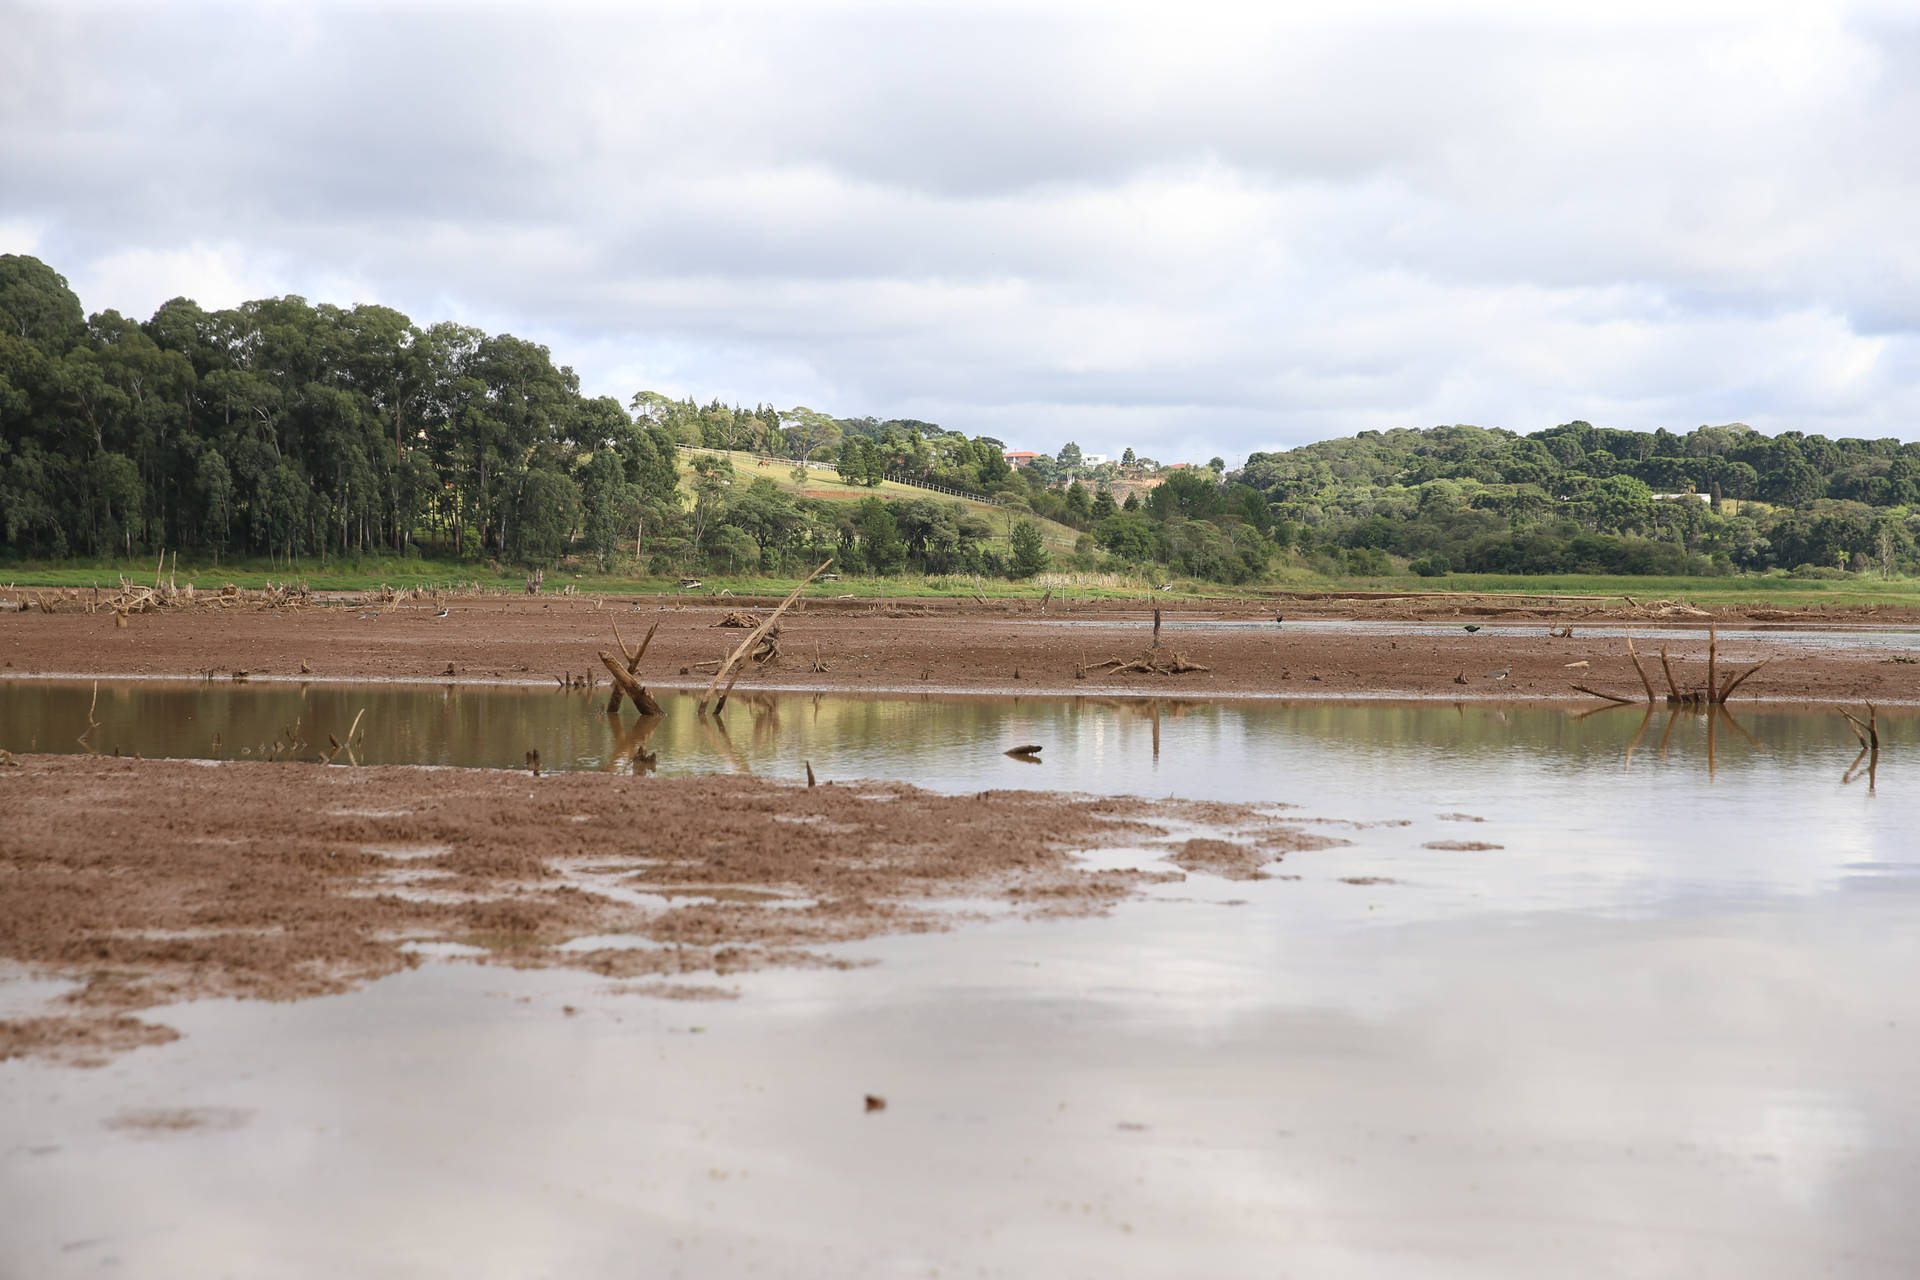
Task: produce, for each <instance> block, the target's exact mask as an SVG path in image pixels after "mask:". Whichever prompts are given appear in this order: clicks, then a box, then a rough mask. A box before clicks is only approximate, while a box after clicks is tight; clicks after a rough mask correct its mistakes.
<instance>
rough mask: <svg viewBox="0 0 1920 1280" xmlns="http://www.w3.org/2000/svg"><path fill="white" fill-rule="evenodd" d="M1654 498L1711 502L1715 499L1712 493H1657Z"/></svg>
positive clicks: (1673, 500) (1667, 500)
mask: <svg viewBox="0 0 1920 1280" xmlns="http://www.w3.org/2000/svg"><path fill="white" fill-rule="evenodd" d="M1653 500H1654V501H1655V502H1706V503H1711V502H1712V501H1713V495H1712V494H1710V493H1656V494H1654V495H1653Z"/></svg>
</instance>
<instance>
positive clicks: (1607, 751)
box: [0, 680, 1914, 798]
mask: <svg viewBox="0 0 1920 1280" xmlns="http://www.w3.org/2000/svg"><path fill="white" fill-rule="evenodd" d="M661 702H662V705H663V706H664V708H665V710H666V714H665V715H663V716H659V717H639V716H635V715H634V714H633V713H632V712H631V710H628V711H626V712H624V713H620V714H613V715H609V714H607V713H606V711H605V706H606V696H605V692H604V690H594V691H589V690H539V689H528V688H517V687H500V686H473V685H458V684H447V685H440V686H421V685H356V684H342V683H315V684H298V685H295V684H266V685H263V684H243V685H227V684H213V683H206V682H197V681H127V682H108V681H101V682H97V684H96V682H91V681H70V682H69V681H21V680H15V681H7V682H0V746H5V747H7V748H9V749H11V750H14V751H55V752H63V751H81V750H89V751H94V752H98V753H100V754H107V755H115V754H118V755H140V756H173V757H191V758H203V759H301V760H326V759H329V758H332V759H336V760H338V761H341V762H346V761H352V762H354V763H359V764H427V765H455V766H469V767H488V768H516V767H520V766H522V765H523V763H524V761H525V760H526V758H527V755H528V753H530V752H535V751H537V752H538V753H539V755H540V759H541V761H542V764H543V767H544V768H546V769H548V770H574V769H590V770H599V771H604V772H610V773H623V774H648V773H655V772H660V773H711V772H716V771H726V772H737V773H770V774H775V775H780V776H796V775H798V774H799V772H800V770H801V763H802V762H803V761H808V760H810V761H812V763H813V766H814V768H815V769H817V770H821V771H822V774H823V776H835V777H843V778H844V777H854V776H879V777H890V778H900V779H903V780H906V781H912V782H917V783H921V784H922V785H932V786H946V787H950V788H953V789H961V788H965V787H969V786H992V785H1000V784H1003V783H1006V782H1009V781H1012V780H1015V779H1016V778H1017V780H1018V782H1019V784H1020V785H1028V786H1030V785H1032V784H1033V783H1034V781H1035V779H1034V778H1033V777H1032V776H1030V766H1031V764H1032V761H1031V760H1021V759H1017V758H1013V757H1008V756H1006V755H1005V754H1004V753H1005V752H1006V751H1007V750H1008V749H1009V748H1011V747H1014V746H1018V745H1024V744H1039V745H1041V746H1042V747H1043V749H1044V754H1043V755H1042V756H1041V759H1042V761H1043V763H1044V765H1045V766H1046V768H1047V769H1048V771H1049V777H1048V779H1047V781H1048V782H1049V783H1050V784H1051V785H1054V786H1060V787H1068V788H1074V789H1082V790H1089V791H1111V790H1116V789H1128V788H1129V787H1131V788H1132V789H1144V790H1145V791H1147V792H1148V793H1149V794H1151V793H1154V792H1155V791H1156V790H1158V791H1160V792H1162V793H1164V791H1165V790H1166V789H1168V786H1169V784H1171V786H1172V789H1174V790H1176V791H1179V792H1181V793H1182V794H1199V795H1203V796H1218V797H1223V798H1224V797H1228V796H1242V797H1244V796H1245V795H1246V794H1247V793H1248V792H1249V791H1255V792H1257V791H1258V790H1260V789H1262V788H1263V787H1264V786H1265V785H1267V784H1268V783H1269V782H1270V780H1271V779H1272V777H1273V774H1274V769H1273V766H1276V765H1284V766H1285V771H1286V772H1290V773H1298V772H1300V771H1301V770H1302V769H1305V770H1306V771H1307V772H1309V773H1319V772H1322V771H1323V769H1321V768H1319V767H1310V766H1309V763H1308V761H1307V759H1306V758H1305V757H1310V756H1321V757H1340V758H1342V759H1344V761H1345V763H1346V765H1347V766H1348V767H1376V766H1378V765H1380V764H1381V763H1383V762H1384V760H1385V758H1386V757H1387V756H1389V755H1391V754H1395V753H1401V752H1405V751H1408V750H1411V751H1414V752H1417V753H1420V754H1421V755H1422V757H1423V758H1426V759H1428V760H1430V761H1432V762H1434V763H1435V764H1436V765H1439V767H1444V768H1452V769H1458V768H1461V767H1464V766H1466V765H1468V764H1469V762H1477V766H1475V767H1480V768H1483V769H1484V768H1489V767H1506V766H1507V765H1510V764H1512V763H1513V762H1514V761H1515V760H1517V759H1522V758H1531V759H1532V760H1534V761H1536V762H1537V763H1539V764H1540V765H1541V766H1543V767H1548V768H1566V767H1590V766H1592V765H1595V764H1598V763H1599V762H1601V761H1602V760H1603V759H1606V758H1612V759H1614V760H1616V761H1617V762H1619V764H1620V766H1621V768H1622V770H1623V771H1625V772H1633V771H1634V770H1635V768H1636V766H1637V765H1642V764H1644V762H1645V761H1646V759H1647V757H1648V755H1649V754H1650V752H1651V753H1652V754H1655V755H1657V760H1658V762H1659V764H1660V765H1662V766H1672V765H1680V766H1682V767H1684V768H1686V769H1688V770H1698V771H1700V772H1702V773H1704V775H1705V778H1706V780H1707V781H1709V782H1711V781H1714V780H1716V779H1717V778H1718V777H1719V775H1720V773H1721V772H1722V771H1723V769H1726V768H1729V767H1731V768H1734V769H1736V770H1738V771H1741V772H1743V773H1746V772H1751V771H1753V770H1762V771H1767V770H1776V769H1795V768H1799V767H1801V766H1803V765H1808V764H1811V763H1812V762H1813V761H1814V760H1816V759H1819V760H1827V761H1831V760H1833V759H1834V758H1836V756H1837V754H1838V749H1848V750H1850V748H1851V747H1852V746H1853V745H1854V740H1855V739H1856V738H1857V739H1858V744H1859V746H1861V747H1862V748H1865V747H1866V746H1867V738H1866V737H1865V736H1863V735H1864V733H1865V732H1866V725H1865V723H1864V722H1862V723H1861V726H1860V729H1858V730H1856V729H1855V728H1854V727H1853V726H1851V725H1850V724H1849V722H1848V720H1847V719H1846V718H1843V716H1841V715H1838V714H1834V713H1831V712H1825V713H1813V712H1805V711H1788V710H1779V709H1774V708H1768V707H1764V706H1761V707H1755V708H1753V709H1742V710H1741V711H1740V712H1739V713H1738V714H1737V715H1736V714H1735V713H1734V712H1733V711H1732V710H1731V709H1729V708H1727V707H1725V706H1719V707H1715V708H1713V709H1712V710H1711V712H1709V711H1708V710H1706V709H1704V708H1694V707H1666V706H1658V707H1653V706H1641V705H1622V706H1603V707H1569V706H1567V705H1566V704H1564V703H1533V704H1524V703H1523V704H1511V703H1503V704H1498V705H1494V704H1482V703H1473V702H1457V703H1435V702H1400V703H1396V702H1376V701H1367V702H1290V701H1268V702H1261V701H1238V702H1228V703H1221V702H1209V701H1193V700H1185V699H1179V698H1162V699H1141V698H1111V697H1100V696H1084V695H1083V696H1075V697H1041V698H1034V697H1011V698H992V697H978V696H975V697H968V696H941V695H922V696H919V697H913V696H883V697H861V696H857V695H848V694H820V693H816V694H797V693H736V694H735V695H734V697H733V698H732V700H731V702H730V703H729V705H728V708H727V712H726V714H725V715H724V716H707V717H702V716H697V715H695V714H694V711H693V704H694V696H693V695H692V694H671V693H670V694H665V695H663V696H662V698H661ZM1872 714H1875V715H1876V716H1877V717H1878V719H1876V721H1875V726H1876V727H1875V729H1874V733H1875V736H1876V745H1877V736H1878V734H1879V733H1881V732H1891V733H1897V732H1899V730H1900V727H1901V726H1904V725H1906V724H1908V723H1910V722H1911V721H1912V720H1913V719H1914V715H1913V713H1911V712H1900V713H1893V714H1888V713H1884V712H1875V713H1872ZM1839 758H1840V759H1841V760H1842V762H1844V759H1845V758H1846V757H1844V756H1840V757H1839ZM1440 762H1444V764H1440ZM1859 763H1860V764H1861V765H1862V768H1861V770H1860V773H1861V774H1862V776H1866V777H1867V778H1868V779H1869V781H1870V782H1877V777H1876V776H1875V775H1876V774H1877V765H1878V758H1877V753H1875V752H1868V753H1867V754H1866V756H1865V757H1863V759H1862V760H1861V761H1860V762H1859ZM1847 772H1848V773H1852V772H1853V771H1852V770H1848V771H1847Z"/></svg>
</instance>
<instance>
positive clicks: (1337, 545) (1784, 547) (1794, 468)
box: [1234, 422, 1920, 577]
mask: <svg viewBox="0 0 1920 1280" xmlns="http://www.w3.org/2000/svg"><path fill="white" fill-rule="evenodd" d="M1234 478H1235V479H1236V480H1238V481H1239V482H1240V483H1243V484H1246V485H1248V486H1249V487H1251V488H1253V489H1255V490H1257V491H1258V492H1259V493H1260V494H1261V495H1262V497H1263V499H1264V500H1265V501H1266V502H1267V503H1268V505H1269V507H1270V508H1271V510H1272V512H1273V515H1274V519H1275V522H1276V525H1278V526H1279V527H1280V528H1281V530H1282V533H1281V537H1280V540H1281V541H1284V542H1286V543H1288V544H1289V545H1291V546H1292V547H1293V548H1294V549H1295V550H1296V552H1298V553H1300V554H1302V555H1304V556H1306V557H1307V558H1309V559H1310V560H1314V561H1316V562H1317V563H1318V564H1319V565H1320V566H1321V567H1323V568H1327V569H1329V570H1344V571H1346V572H1362V573H1365V572H1379V571H1384V570H1385V569H1386V568H1387V566H1389V565H1390V564H1391V563H1392V562H1393V559H1394V558H1396V557H1397V558H1400V559H1401V560H1403V561H1405V562H1407V563H1409V564H1410V565H1411V567H1412V568H1413V569H1414V570H1415V571H1416V572H1425V573H1429V574H1440V573H1445V572H1448V571H1450V570H1452V571H1469V572H1485V573H1574V572H1578V573H1627V574H1647V573H1665V574H1715V573H1731V572H1736V571H1756V572H1757V571H1769V570H1786V571H1789V572H1794V573H1798V574H1800V575H1801V576H1806V577H1822V576H1830V575H1838V574H1843V573H1848V572H1877V573H1881V574H1891V573H1896V572H1899V573H1904V572H1911V571H1913V570H1915V569H1916V568H1920V556H1917V555H1916V545H1917V544H1920V511H1916V504H1917V503H1920V444H1916V443H1904V444H1903V443H1902V442H1901V441H1899V440H1896V439H1891V438H1887V439H1877V440H1865V439H1852V438H1843V439H1834V440H1830V439H1827V438H1826V437H1824V436H1821V435H1809V434H1805V433H1802V432H1798V431H1783V432H1781V433H1779V434H1778V435H1775V436H1764V435H1761V434H1760V433H1759V432H1757V431H1755V430H1753V429H1752V428H1751V427H1748V426H1746V425H1744V424H1740V423H1734V424H1731V425H1727V426H1702V427H1699V428H1697V429H1695V430H1693V431H1690V432H1687V433H1686V434H1684V435H1682V434H1676V433H1674V432H1671V431H1666V430H1659V431H1652V432H1640V431H1625V430H1615V429H1609V428H1602V427H1595V426H1593V425H1591V424H1589V423H1586V422H1569V423H1565V424H1563V425H1561V426H1557V427H1551V428H1548V429H1546V430H1543V431H1538V432H1535V433H1533V434H1531V435H1524V436H1523V435H1519V434H1516V433H1514V432H1511V431H1503V430H1490V429H1484V428H1480V427H1472V426H1451V427H1436V428H1431V429H1426V430H1413V429H1403V430H1393V431H1365V432H1361V433H1360V434H1359V435H1357V436H1354V437H1351V438H1347V439H1341V440H1327V441H1322V442H1320V443H1317V444H1311V445H1307V446H1304V447H1302V448H1298V449H1292V450H1288V451H1286V452H1284V453H1256V454H1254V455H1252V456H1251V457H1249V458H1248V459H1247V462H1246V465H1245V466H1244V467H1243V468H1242V469H1241V470H1240V471H1239V472H1238V473H1237V474H1236V476H1235V477H1234Z"/></svg>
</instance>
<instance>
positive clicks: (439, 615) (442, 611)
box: [433, 609, 451, 618]
mask: <svg viewBox="0 0 1920 1280" xmlns="http://www.w3.org/2000/svg"><path fill="white" fill-rule="evenodd" d="M449 612H451V611H450V610H447V609H442V610H441V611H440V612H438V613H436V614H434V615H433V616H434V617H436V618H444V617H446V616H447V614H448V613H449Z"/></svg>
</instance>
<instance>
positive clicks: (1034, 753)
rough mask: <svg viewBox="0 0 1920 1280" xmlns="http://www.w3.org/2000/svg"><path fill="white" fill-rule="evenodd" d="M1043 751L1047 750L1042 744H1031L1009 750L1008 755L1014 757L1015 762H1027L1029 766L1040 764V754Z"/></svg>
mask: <svg viewBox="0 0 1920 1280" xmlns="http://www.w3.org/2000/svg"><path fill="white" fill-rule="evenodd" d="M1043 750H1045V747H1043V746H1042V745H1041V744H1040V743H1037V742H1029V743H1027V744H1026V745H1024V746H1018V747H1012V748H1010V749H1008V751H1007V753H1006V754H1008V755H1010V756H1012V757H1013V758H1014V759H1015V760H1025V761H1026V762H1027V763H1028V764H1039V763H1040V753H1041V752H1042V751H1043Z"/></svg>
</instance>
